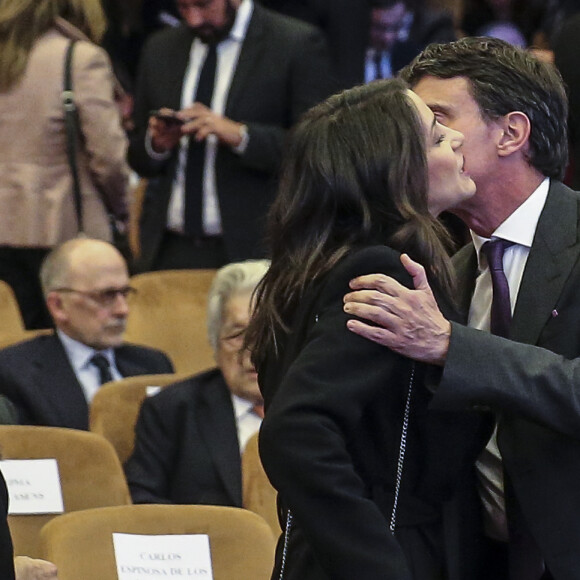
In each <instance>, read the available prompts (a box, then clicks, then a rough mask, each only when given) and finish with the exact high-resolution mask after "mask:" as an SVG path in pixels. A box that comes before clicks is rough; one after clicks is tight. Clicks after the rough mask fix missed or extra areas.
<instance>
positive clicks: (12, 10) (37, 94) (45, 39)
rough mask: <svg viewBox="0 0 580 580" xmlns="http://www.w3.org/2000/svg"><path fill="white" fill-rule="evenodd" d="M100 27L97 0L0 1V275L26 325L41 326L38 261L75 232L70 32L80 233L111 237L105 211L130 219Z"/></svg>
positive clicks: (121, 141)
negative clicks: (68, 95)
mask: <svg viewBox="0 0 580 580" xmlns="http://www.w3.org/2000/svg"><path fill="white" fill-rule="evenodd" d="M105 25H106V23H105V17H104V14H103V11H102V7H101V4H100V0H2V1H1V2H0V54H2V58H1V59H0V279H3V280H5V281H7V282H8V283H9V284H10V285H11V286H12V287H13V289H14V290H15V292H16V296H17V299H18V302H19V304H20V307H21V310H22V313H23V317H24V319H25V323H26V325H27V327H29V328H34V327H36V328H38V327H42V326H46V325H47V324H48V321H47V319H46V318H45V317H44V310H43V308H44V303H43V302H44V301H43V298H42V295H41V291H40V286H39V283H38V270H39V266H40V262H41V261H42V258H43V257H44V255H45V254H46V253H47V251H48V250H49V249H50V248H51V247H52V246H54V245H56V244H59V243H60V242H63V241H65V240H68V239H70V238H73V237H75V236H76V235H77V234H78V232H79V228H78V223H77V217H76V211H75V203H74V197H73V180H72V175H71V171H70V166H69V163H68V158H67V149H66V128H65V120H64V111H63V104H62V95H61V93H62V90H63V78H64V61H65V53H66V50H67V47H68V45H69V43H70V41H71V40H72V39H74V40H77V41H78V42H76V44H75V49H74V56H73V63H72V82H73V86H74V92H75V102H76V104H77V107H78V111H79V120H80V122H79V124H80V131H81V133H82V138H81V140H80V142H79V143H78V146H77V163H78V166H79V177H80V183H81V190H82V206H83V221H84V233H85V234H86V235H87V236H89V237H95V238H100V239H104V240H110V239H111V227H110V221H109V214H111V215H112V216H113V217H114V218H116V219H117V220H119V221H121V222H124V221H125V219H126V216H127V199H126V195H127V187H128V180H129V168H128V166H127V163H126V161H125V159H126V148H127V139H126V135H125V133H124V131H123V129H122V126H121V118H120V114H119V110H118V108H117V105H116V102H115V90H116V87H117V85H116V84H115V79H114V76H113V73H112V68H111V64H110V61H109V58H108V56H107V54H106V53H105V51H104V50H103V49H101V48H100V47H99V46H97V43H98V42H99V40H100V38H101V36H102V34H103V32H104V30H105Z"/></svg>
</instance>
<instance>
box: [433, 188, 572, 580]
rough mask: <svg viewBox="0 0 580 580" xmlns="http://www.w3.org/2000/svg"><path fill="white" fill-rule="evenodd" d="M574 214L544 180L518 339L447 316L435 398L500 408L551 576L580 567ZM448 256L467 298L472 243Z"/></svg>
mask: <svg viewBox="0 0 580 580" xmlns="http://www.w3.org/2000/svg"><path fill="white" fill-rule="evenodd" d="M579 216H580V196H579V195H578V194H577V193H576V192H573V191H572V190H570V189H568V188H567V187H565V186H564V185H562V184H561V183H559V182H552V184H551V186H550V191H549V194H548V199H547V201H546V205H545V207H544V210H543V212H542V215H541V217H540V221H539V223H538V227H537V230H536V234H535V237H534V242H533V245H532V248H531V251H530V255H529V258H528V262H527V265H526V268H525V271H524V275H523V279H522V283H521V286H520V290H519V294H518V298H517V303H516V307H515V311H514V318H513V325H512V331H511V338H512V339H513V341H518V342H513V341H507V340H505V339H502V338H499V337H496V336H492V335H491V334H489V333H485V332H480V331H478V330H475V329H471V328H466V327H462V326H460V325H455V324H454V325H453V328H452V333H451V343H450V348H449V354H448V357H447V362H446V364H445V368H444V372H443V378H442V381H441V384H440V386H439V388H438V390H437V397H436V400H437V402H438V404H441V405H445V406H447V408H462V407H470V408H471V407H473V406H474V405H482V404H483V405H488V406H489V407H491V408H493V409H494V410H496V411H498V412H499V417H498V444H499V448H500V451H501V453H502V457H503V461H504V467H505V469H506V472H507V474H508V476H509V479H510V481H511V483H512V486H513V488H514V491H515V495H516V497H517V500H518V502H519V504H520V506H521V509H522V511H523V514H524V516H525V518H526V519H527V521H528V524H529V527H530V529H531V532H532V533H533V535H534V537H535V539H536V541H537V543H538V545H539V546H540V549H541V551H542V555H543V557H544V559H545V560H546V563H547V565H548V568H549V569H550V572H551V573H552V575H553V576H554V578H555V579H556V580H572V579H574V580H576V579H577V578H578V574H579V570H580V550H579V546H580V518H579V517H578V512H579V511H580V486H579V484H578V482H579V481H580V397H579V396H578V392H579V391H578V385H579V384H580V358H579V357H580V331H579V329H580V302H579V300H578V296H579V288H580V218H579ZM456 263H457V265H458V272H459V274H460V276H461V280H462V281H463V282H464V284H463V290H464V293H463V300H464V302H465V303H466V304H467V303H468V302H469V301H470V300H471V295H472V292H473V287H474V281H475V273H476V261H475V253H474V251H473V248H472V247H467V248H465V249H463V250H462V251H461V252H460V253H459V255H458V256H457V262H456ZM519 343H525V344H519ZM530 345H536V346H530ZM538 346H539V347H543V348H542V349H539V348H537V347H538ZM545 349H546V350H545ZM550 351H551V352H550ZM554 353H556V354H554ZM572 359H574V360H572Z"/></svg>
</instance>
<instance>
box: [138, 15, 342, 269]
mask: <svg viewBox="0 0 580 580" xmlns="http://www.w3.org/2000/svg"><path fill="white" fill-rule="evenodd" d="M193 39H194V37H193V33H192V31H191V30H190V29H188V28H187V27H186V26H182V27H180V28H177V29H168V30H165V31H161V32H160V33H158V34H156V35H154V36H153V37H152V38H151V39H150V40H149V41H148V43H147V45H146V47H145V49H144V51H143V55H142V59H141V64H140V72H139V80H138V83H137V90H136V99H135V115H134V116H135V124H136V127H137V129H136V131H135V134H134V135H133V137H132V138H131V143H130V147H129V161H130V163H131V165H132V167H133V168H134V169H135V170H136V171H137V173H139V174H140V175H142V176H145V177H148V178H150V180H149V186H148V189H147V192H146V195H145V200H144V206H143V213H142V216H141V248H142V252H141V253H142V259H141V262H140V264H139V265H138V268H139V269H148V268H149V267H150V266H151V264H152V262H153V260H154V259H155V256H156V255H157V252H158V250H159V246H160V244H161V242H162V238H163V234H164V232H165V227H166V223H167V208H168V204H169V199H170V194H171V186H172V181H173V178H174V175H175V167H176V160H177V150H175V151H174V152H173V155H172V156H171V157H170V159H168V160H167V161H164V162H159V161H155V160H152V159H151V158H150V157H149V155H148V154H147V152H146V150H145V132H146V129H147V122H148V118H149V112H150V111H151V110H152V109H157V108H160V107H170V108H172V109H180V108H181V91H182V83H183V79H184V75H185V71H186V68H187V64H188V61H189V54H190V49H191V44H192V42H193ZM331 70H332V67H331V64H330V59H329V56H328V51H327V49H326V44H325V42H324V38H323V36H322V34H321V33H320V32H319V31H318V30H317V29H316V28H314V27H312V26H309V25H308V24H306V23H303V22H300V21H298V20H294V19H291V18H287V17H285V16H282V15H280V14H276V13H275V12H271V11H269V10H267V9H265V8H263V7H262V6H260V5H258V4H255V5H254V12H253V15H252V18H251V20H250V23H249V26H248V30H247V34H246V38H245V40H244V42H243V45H242V48H241V51H240V57H239V60H238V63H237V66H236V70H235V72H234V76H233V78H232V83H231V87H230V90H229V93H228V98H227V102H226V106H225V113H224V114H225V116H226V117H228V118H230V119H233V120H234V121H238V122H242V123H245V124H246V125H247V127H248V134H249V138H250V140H249V144H248V147H247V149H246V151H245V152H244V153H243V154H242V155H238V154H236V153H234V152H233V151H232V150H231V148H229V147H225V146H220V147H218V152H217V158H216V161H215V166H216V180H217V182H216V186H217V194H218V198H219V205H220V212H221V218H222V227H223V232H224V242H225V246H226V251H227V254H228V257H229V259H230V260H231V261H238V260H244V259H247V258H251V257H258V256H261V255H262V253H263V248H261V242H262V237H263V225H264V224H263V220H264V216H265V214H266V211H267V209H268V207H269V205H270V203H271V201H272V199H273V196H274V190H275V179H274V178H275V176H276V173H277V170H278V166H279V163H280V159H281V152H282V145H283V141H284V138H285V135H286V132H287V130H288V129H289V128H290V127H291V126H292V125H293V124H294V123H295V122H296V121H297V120H298V118H299V116H300V115H301V114H302V113H303V112H304V111H306V110H307V109H309V108H310V107H311V106H312V105H314V104H316V103H318V102H319V101H321V100H323V99H324V98H325V97H327V96H328V95H329V94H330V93H331V92H332V91H333V88H334V86H335V85H334V81H333V80H332V76H331Z"/></svg>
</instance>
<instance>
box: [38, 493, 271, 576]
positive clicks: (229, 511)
mask: <svg viewBox="0 0 580 580" xmlns="http://www.w3.org/2000/svg"><path fill="white" fill-rule="evenodd" d="M114 532H117V533H125V534H145V535H147V534H163V535H165V534H208V535H209V540H210V550H211V558H212V564H213V577H214V580H236V579H240V580H242V579H243V580H269V578H270V575H271V571H272V564H273V560H274V548H275V539H274V536H273V534H272V532H271V530H270V528H269V527H268V524H267V523H266V522H265V521H264V520H263V519H262V518H260V517H259V516H257V515H256V514H254V513H252V512H250V511H248V510H244V509H241V508H233V507H223V506H207V505H156V504H150V505H133V506H119V507H109V508H100V509H92V510H85V511H83V512H76V513H71V514H65V515H62V516H58V517H57V518H55V519H53V520H52V521H51V522H50V523H48V524H47V525H46V526H45V527H44V528H43V530H42V533H41V538H42V540H41V541H42V554H43V557H44V558H46V559H47V560H50V561H51V562H54V563H55V564H56V565H57V567H58V578H59V580H79V579H80V578H82V580H113V579H114V578H117V574H116V565H115V554H114V548H113V541H112V534H113V533H114Z"/></svg>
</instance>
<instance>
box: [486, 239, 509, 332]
mask: <svg viewBox="0 0 580 580" xmlns="http://www.w3.org/2000/svg"><path fill="white" fill-rule="evenodd" d="M513 245H514V243H513V242H508V241H507V240H502V239H501V238H496V239H495V240H491V241H489V242H485V244H483V246H482V247H481V251H482V252H483V253H484V255H485V257H486V258H487V263H488V264H489V272H490V274H491V285H492V289H493V298H492V301H491V317H490V327H489V329H490V331H491V333H492V334H496V335H497V336H503V337H504V338H507V337H508V336H509V332H510V326H511V322H512V310H511V304H510V288H509V285H508V281H507V278H506V276H505V272H504V271H503V254H504V251H505V249H506V248H509V247H510V246H513Z"/></svg>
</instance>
